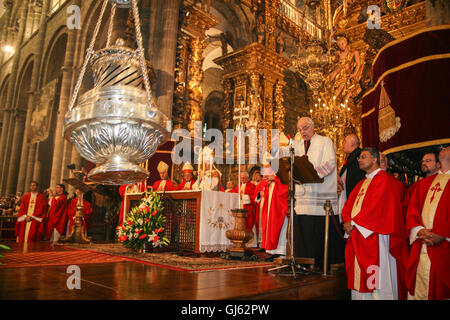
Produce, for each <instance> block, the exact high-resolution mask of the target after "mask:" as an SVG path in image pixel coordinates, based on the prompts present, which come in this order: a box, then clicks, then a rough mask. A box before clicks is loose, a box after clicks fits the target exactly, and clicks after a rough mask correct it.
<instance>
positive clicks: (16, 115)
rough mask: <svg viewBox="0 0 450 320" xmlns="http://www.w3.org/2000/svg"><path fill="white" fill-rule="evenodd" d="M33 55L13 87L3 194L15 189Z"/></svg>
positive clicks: (27, 60)
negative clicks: (13, 98) (12, 107)
mask: <svg viewBox="0 0 450 320" xmlns="http://www.w3.org/2000/svg"><path fill="white" fill-rule="evenodd" d="M34 63H35V61H34V56H32V55H31V56H29V57H28V58H27V59H26V60H25V62H24V64H23V66H22V68H21V69H20V71H19V73H18V77H17V86H16V88H15V90H14V91H15V94H14V97H15V101H14V102H13V106H14V111H13V113H12V117H11V120H10V128H9V133H10V137H11V138H10V139H9V142H7V144H6V146H5V147H6V148H5V154H6V155H7V158H6V161H5V164H4V168H3V175H2V176H3V177H4V179H3V181H2V190H6V191H5V194H15V192H16V189H17V178H18V174H19V163H20V157H21V152H20V150H22V143H23V132H24V131H25V120H26V115H27V110H28V105H29V97H30V89H31V77H32V74H33V65H34ZM5 178H6V179H5Z"/></svg>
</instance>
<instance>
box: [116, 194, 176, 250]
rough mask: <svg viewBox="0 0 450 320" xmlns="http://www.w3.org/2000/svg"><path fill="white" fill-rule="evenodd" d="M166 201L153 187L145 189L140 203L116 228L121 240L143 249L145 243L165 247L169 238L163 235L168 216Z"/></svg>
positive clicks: (130, 246) (124, 243)
mask: <svg viewBox="0 0 450 320" xmlns="http://www.w3.org/2000/svg"><path fill="white" fill-rule="evenodd" d="M164 209H165V208H164V203H163V201H162V200H161V198H160V196H159V195H158V194H157V193H156V192H153V189H151V188H150V189H149V190H147V191H145V195H144V198H143V199H142V200H141V201H140V203H139V205H138V206H136V207H134V208H132V209H131V211H130V212H129V213H128V214H127V216H126V217H125V218H124V221H123V225H122V226H118V227H117V228H116V233H117V236H118V238H119V241H120V242H122V244H123V245H124V246H126V247H128V248H132V249H135V250H137V249H142V248H143V246H144V244H145V243H149V244H151V245H152V246H153V247H155V248H156V247H163V246H167V245H168V244H169V240H168V239H167V238H165V237H163V236H162V234H163V232H164V230H165V227H166V222H167V218H166V216H165V215H164Z"/></svg>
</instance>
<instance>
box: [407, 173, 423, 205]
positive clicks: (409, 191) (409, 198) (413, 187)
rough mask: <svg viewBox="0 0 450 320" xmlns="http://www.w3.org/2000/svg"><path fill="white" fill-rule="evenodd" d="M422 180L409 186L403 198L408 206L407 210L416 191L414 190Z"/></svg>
mask: <svg viewBox="0 0 450 320" xmlns="http://www.w3.org/2000/svg"><path fill="white" fill-rule="evenodd" d="M420 181H422V180H419V181H416V182H414V183H413V184H412V185H410V186H409V188H408V189H407V190H406V192H405V198H404V199H403V203H404V205H405V207H406V210H408V205H409V201H411V197H412V195H413V193H414V190H416V187H417V185H418V183H419V182H420Z"/></svg>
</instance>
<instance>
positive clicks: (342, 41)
mask: <svg viewBox="0 0 450 320" xmlns="http://www.w3.org/2000/svg"><path fill="white" fill-rule="evenodd" d="M297 2H298V1H297ZM341 2H342V1H332V0H325V1H311V0H310V1H303V3H302V4H301V5H299V4H297V6H296V5H295V4H294V3H295V1H289V0H270V1H269V0H241V1H234V2H232V1H226V0H224V1H211V4H210V6H211V7H208V1H202V3H194V2H192V1H185V6H184V9H183V11H182V13H181V15H180V17H181V18H180V19H181V21H180V27H179V33H178V47H177V65H176V69H175V77H176V78H175V96H174V105H173V111H172V120H173V124H174V128H187V129H189V131H190V133H191V135H192V136H193V130H194V127H193V123H194V122H195V121H203V120H204V119H205V117H206V116H207V113H208V111H207V110H205V109H204V102H205V101H204V99H205V98H206V97H204V96H203V93H202V91H203V88H202V87H203V86H204V83H202V81H203V78H204V70H203V68H202V66H203V62H204V58H205V57H204V55H203V53H204V50H205V48H206V47H207V46H208V44H209V41H210V38H209V36H208V29H210V28H218V27H220V26H223V25H224V24H223V21H220V19H219V18H218V17H215V16H214V13H215V12H217V10H214V8H222V7H223V5H231V4H232V5H233V6H238V7H241V8H242V10H243V11H245V12H247V13H248V15H249V20H250V22H249V31H250V32H251V33H252V36H253V38H252V39H253V42H252V43H249V44H246V45H244V46H241V47H236V48H233V49H234V50H233V51H232V52H228V51H227V50H223V48H224V47H223V44H224V43H225V41H226V40H228V39H226V38H225V37H224V35H226V34H227V31H226V30H221V32H222V34H221V36H222V38H221V41H223V42H222V55H221V56H219V57H217V58H215V59H214V63H216V64H217V65H219V66H220V67H221V68H222V69H223V72H222V74H221V78H220V80H219V81H220V84H221V87H222V93H223V95H222V96H223V100H222V102H221V105H220V112H221V115H220V118H221V121H220V127H217V129H220V130H222V131H223V132H224V133H225V130H226V129H236V126H237V121H236V117H233V115H235V114H236V113H237V109H238V108H239V107H240V106H241V104H242V101H244V102H243V103H244V105H245V106H246V107H248V115H247V117H246V119H245V120H244V127H245V128H246V129H279V130H280V131H282V132H284V133H288V134H290V135H291V136H295V134H296V127H295V124H293V122H294V121H295V119H297V118H299V117H301V116H310V117H311V118H312V119H313V120H314V122H315V125H316V131H317V132H318V133H319V134H324V135H326V136H329V137H330V138H331V139H332V140H333V141H334V143H335V147H336V151H337V153H338V166H340V165H341V164H342V162H343V160H344V156H345V155H344V154H343V152H342V151H341V147H342V142H343V139H344V137H345V135H346V134H348V133H351V132H354V133H357V134H358V135H359V136H360V137H361V121H360V119H361V111H360V110H361V106H360V102H361V97H362V95H363V94H364V92H365V91H367V90H368V89H369V88H370V85H371V79H370V71H371V63H372V61H373V59H374V57H375V55H376V53H377V51H378V50H379V49H380V48H381V47H382V46H383V45H385V44H386V43H387V42H389V41H392V40H393V39H395V38H399V37H403V36H407V35H408V34H410V33H412V32H414V31H416V30H418V29H420V28H423V27H424V26H425V25H426V9H425V1H385V0H383V1H368V0H362V1H351V0H348V1H343V3H342V4H341ZM369 6H372V7H371V8H372V9H373V8H375V11H373V10H372V11H370V10H369ZM211 8H212V9H213V10H211ZM377 19H378V20H377ZM377 22H378V23H379V24H376V23H377ZM370 23H372V24H375V26H372V27H371V25H370ZM287 42H290V43H291V44H292V45H291V50H290V52H287V50H285V51H284V52H283V49H284V47H286V44H287ZM225 46H226V43H225ZM286 70H291V71H293V72H294V73H295V74H296V75H297V76H299V78H301V79H302V80H303V81H304V83H305V84H306V86H307V90H306V92H305V96H306V97H307V98H306V99H305V100H304V101H302V102H300V103H299V104H298V105H296V106H294V108H288V107H287V105H286V101H287V100H290V99H289V97H288V96H287V94H288V92H289V91H288V90H286V81H285V72H286ZM293 119H294V121H293ZM289 122H290V125H288V126H287V125H286V124H287V123H289ZM289 131H292V132H289ZM268 141H269V146H268V147H269V148H270V137H269V138H268ZM246 143H247V145H248V143H249V141H247V142H246ZM246 152H247V153H246V157H247V159H248V156H249V154H248V148H246ZM175 167H176V169H175V172H174V173H175V179H176V178H178V177H180V176H181V166H180V168H178V166H175ZM250 167H251V166H250V165H248V167H247V169H250ZM224 170H225V171H226V172H225V177H223V179H222V180H224V181H227V180H228V179H231V178H233V180H236V179H237V177H236V170H234V169H233V172H234V174H233V175H232V176H230V174H231V172H232V170H231V169H229V168H228V169H225V168H224Z"/></svg>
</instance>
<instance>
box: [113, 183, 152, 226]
mask: <svg viewBox="0 0 450 320" xmlns="http://www.w3.org/2000/svg"><path fill="white" fill-rule="evenodd" d="M135 185H137V188H138V191H139V192H145V189H146V187H147V183H146V181H142V182H137V183H135ZM129 186H133V184H123V185H121V186H120V187H119V194H120V197H121V198H122V203H121V205H120V214H119V224H118V225H119V226H121V225H122V223H123V218H124V216H125V194H126V192H127V188H128V187H129ZM128 209H129V208H128Z"/></svg>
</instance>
